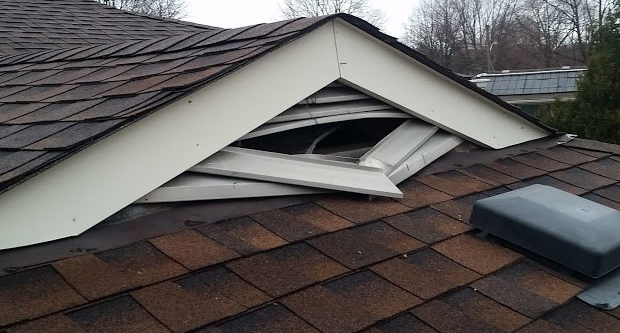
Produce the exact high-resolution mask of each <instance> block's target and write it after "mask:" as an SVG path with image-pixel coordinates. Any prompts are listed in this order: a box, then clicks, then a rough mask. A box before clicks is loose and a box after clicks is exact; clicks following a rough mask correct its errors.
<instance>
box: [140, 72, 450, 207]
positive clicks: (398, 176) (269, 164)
mask: <svg viewBox="0 0 620 333" xmlns="http://www.w3.org/2000/svg"><path fill="white" fill-rule="evenodd" d="M461 142H462V140H461V139H460V138H458V137H456V136H454V135H451V134H449V133H446V132H444V131H441V130H439V129H438V128H437V127H435V126H433V125H431V124H428V123H426V122H424V121H421V120H419V119H415V118H414V117H413V116H412V115H410V114H409V113H407V112H404V111H402V110H399V109H396V108H394V107H392V106H390V105H388V104H386V103H384V102H382V101H379V100H377V99H375V98H372V97H370V96H368V95H366V94H364V93H361V92H359V91H357V90H355V89H353V88H350V87H347V86H344V85H342V84H340V83H337V82H336V83H332V84H330V85H328V86H327V87H325V88H323V89H321V90H320V91H318V92H316V93H315V94H313V95H311V96H309V97H308V98H306V99H304V100H303V101H300V102H299V103H298V104H296V105H294V106H293V107H291V108H289V109H288V110H286V111H284V112H282V113H281V114H280V115H278V116H276V117H274V118H273V119H271V120H269V121H268V122H267V123H265V124H263V125H261V126H259V127H258V128H256V129H255V130H253V131H251V132H250V133H248V134H246V135H244V136H243V137H241V138H239V140H237V141H235V142H234V143H232V144H231V146H230V147H227V148H224V149H222V150H221V151H220V152H218V153H215V154H214V155H212V156H210V157H209V158H207V159H206V160H204V161H202V162H201V163H199V164H197V165H196V166H194V167H193V168H191V169H190V170H188V171H187V172H186V173H184V174H182V175H179V176H178V177H177V178H175V179H173V180H172V181H170V182H168V183H166V184H164V185H163V186H161V187H160V188H158V189H156V190H154V191H152V192H151V193H149V194H147V195H146V196H144V197H143V198H141V199H139V200H138V202H139V203H148V202H176V201H193V200H212V199H230V198H246V197H260V196H275V195H293V194H308V193H320V192H329V191H346V192H353V193H361V194H368V195H374V196H387V197H395V198H398V197H402V193H401V192H400V191H399V190H398V188H397V187H396V186H395V185H397V184H398V183H400V182H402V181H403V180H405V179H407V178H408V177H410V176H411V175H413V174H415V173H416V172H417V171H419V170H420V169H422V168H423V167H424V166H426V165H428V164H429V163H431V162H432V161H434V160H435V159H437V158H439V157H440V156H442V155H443V154H445V153H446V152H448V151H450V150H452V149H453V148H454V147H456V146H457V145H459V144H460V143H461Z"/></svg>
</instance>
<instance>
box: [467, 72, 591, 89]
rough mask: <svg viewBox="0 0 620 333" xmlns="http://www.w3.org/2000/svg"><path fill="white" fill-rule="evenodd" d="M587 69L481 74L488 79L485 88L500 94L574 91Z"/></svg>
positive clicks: (479, 76) (480, 76)
mask: <svg viewBox="0 0 620 333" xmlns="http://www.w3.org/2000/svg"><path fill="white" fill-rule="evenodd" d="M584 73H585V69H565V70H547V71H538V72H536V71H533V72H514V73H503V74H480V75H478V76H477V77H476V78H480V79H486V80H489V82H487V83H486V86H485V88H484V89H486V90H487V91H488V92H490V93H492V94H495V95H499V96H511V95H530V94H552V93H574V92H576V91H577V84H578V82H579V79H580V78H581V76H582V75H583V74H584Z"/></svg>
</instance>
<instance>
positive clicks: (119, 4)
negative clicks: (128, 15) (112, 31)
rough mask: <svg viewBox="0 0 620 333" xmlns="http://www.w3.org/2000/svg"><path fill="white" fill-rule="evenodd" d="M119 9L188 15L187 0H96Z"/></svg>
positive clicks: (142, 12) (147, 13)
mask: <svg viewBox="0 0 620 333" xmlns="http://www.w3.org/2000/svg"><path fill="white" fill-rule="evenodd" d="M95 1H97V2H101V3H103V4H106V5H109V6H113V7H116V8H118V9H122V10H126V11H130V12H135V13H139V14H145V15H151V16H158V17H163V18H174V19H181V18H183V17H185V16H187V3H186V2H185V0H95Z"/></svg>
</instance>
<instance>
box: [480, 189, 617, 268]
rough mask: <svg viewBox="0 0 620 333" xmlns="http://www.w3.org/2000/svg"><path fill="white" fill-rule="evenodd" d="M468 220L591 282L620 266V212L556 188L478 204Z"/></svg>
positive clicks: (525, 191)
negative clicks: (583, 275) (592, 279)
mask: <svg viewBox="0 0 620 333" xmlns="http://www.w3.org/2000/svg"><path fill="white" fill-rule="evenodd" d="M470 221H471V223H472V224H473V225H474V226H475V227H477V228H479V229H482V230H484V231H487V232H489V233H490V234H493V235H495V236H498V237H500V238H503V239H505V240H508V241H509V242H511V243H514V244H517V245H519V246H521V247H523V248H525V249H527V250H529V251H532V252H535V253H538V254H540V255H542V256H544V257H547V258H549V259H551V260H554V261H556V262H558V263H560V264H563V265H565V266H567V267H569V268H571V269H574V270H575V271H578V272H580V273H582V274H585V275H587V276H590V277H594V278H598V277H601V276H603V275H605V274H607V273H609V272H610V271H612V270H614V269H615V268H618V267H620V212H619V211H617V210H614V209H612V208H609V207H606V206H603V205H600V204H598V203H595V202H592V201H589V200H586V199H584V198H581V197H578V196H575V195H573V194H570V193H567V192H564V191H561V190H558V189H555V188H553V187H549V186H544V185H532V186H528V187H525V188H522V189H519V190H515V191H511V192H508V193H504V194H500V195H496V196H494V197H491V198H487V199H482V200H479V201H477V202H476V203H475V205H474V209H473V212H472V217H471V219H470Z"/></svg>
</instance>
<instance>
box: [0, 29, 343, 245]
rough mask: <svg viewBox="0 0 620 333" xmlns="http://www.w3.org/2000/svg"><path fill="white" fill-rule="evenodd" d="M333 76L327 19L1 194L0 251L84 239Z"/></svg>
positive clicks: (334, 65)
mask: <svg viewBox="0 0 620 333" xmlns="http://www.w3.org/2000/svg"><path fill="white" fill-rule="evenodd" d="M339 75H340V74H339V70H338V61H337V54H336V47H335V43H334V32H333V23H332V22H330V23H326V24H325V25H323V26H322V27H319V28H317V29H316V30H315V31H313V32H312V33H310V34H307V35H306V36H304V37H302V38H300V39H298V40H296V41H293V42H291V43H289V44H287V45H285V46H283V47H281V48H279V49H277V50H275V51H273V52H271V53H269V54H267V55H266V56H264V57H262V58H260V59H257V60H256V61H254V62H252V63H250V64H249V65H247V66H245V67H243V68H241V69H239V70H237V71H235V72H233V73H230V74H229V75H227V76H225V77H223V78H221V79H219V80H217V81H215V82H213V83H211V84H209V85H208V86H206V87H205V88H203V89H201V90H199V91H197V92H195V93H193V94H191V95H189V96H186V97H184V98H182V99H180V100H178V101H176V102H174V103H172V104H170V105H168V106H166V107H165V108H163V109H161V110H158V111H157V112H155V113H153V114H151V115H149V116H147V117H145V118H143V119H141V120H140V121H138V122H136V123H134V124H132V125H130V126H128V127H126V128H124V129H122V130H120V131H118V132H116V133H114V134H112V135H110V136H108V137H106V138H104V139H102V140H100V141H98V142H96V143H94V144H93V145H91V146H90V147H88V148H86V149H84V150H82V151H80V152H78V153H77V154H75V155H73V156H71V157H70V158H68V159H66V160H64V161H62V162H60V163H58V164H56V165H54V166H53V167H51V168H49V169H47V170H45V171H44V172H42V173H40V174H39V175H37V176H35V177H33V178H31V179H29V180H28V181H26V182H24V183H22V184H20V185H18V186H16V187H14V188H12V189H11V190H9V191H7V192H5V193H3V194H2V195H0V212H1V215H0V249H7V248H13V247H18V246H25V245H30V244H36V243H41V242H46V241H51V240H55V239H59V238H65V237H69V236H74V235H78V234H80V233H82V232H84V231H85V230H87V229H88V228H90V227H92V226H94V225H95V224H97V223H99V222H101V221H103V220H104V219H105V218H107V217H108V216H110V215H112V214H114V213H115V212H117V211H119V210H120V209H122V208H124V207H126V206H127V205H129V204H131V203H133V202H134V201H136V200H137V199H139V198H140V197H142V196H144V195H145V194H146V193H149V192H150V191H152V190H154V189H155V188H157V187H158V186H161V185H162V184H164V183H165V182H167V181H169V180H171V179H172V178H174V177H176V176H178V175H179V174H181V173H183V172H184V171H185V170H187V169H189V168H191V167H192V166H194V165H196V164H197V163H199V162H200V161H202V160H204V159H205V158H207V157H208V156H210V155H212V154H213V153H215V152H217V151H218V150H220V149H222V148H224V147H225V146H227V145H228V144H230V143H232V142H234V141H235V140H237V139H238V138H240V137H242V136H243V135H245V134H247V133H248V132H250V131H251V130H253V129H255V128H257V127H258V126H260V125H262V124H264V123H265V122H266V121H268V120H269V119H271V118H273V117H275V116H277V115H278V114H280V113H282V112H284V111H285V110H287V109H288V108H290V107H291V106H293V105H295V104H296V103H297V102H299V101H300V100H302V99H304V98H305V97H307V96H308V95H309V94H310V93H311V92H316V91H318V90H319V89H321V88H322V87H325V86H326V85H328V84H329V83H331V82H333V81H335V80H336V79H338V77H339ZM291 78H294V80H293V81H294V84H291V82H292V81H291ZM240 119H243V121H240Z"/></svg>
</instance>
